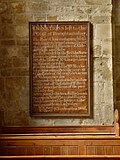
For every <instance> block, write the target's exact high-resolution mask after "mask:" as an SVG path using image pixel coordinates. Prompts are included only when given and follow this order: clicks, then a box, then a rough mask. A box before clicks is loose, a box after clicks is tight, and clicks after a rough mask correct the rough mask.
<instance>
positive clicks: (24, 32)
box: [16, 26, 29, 38]
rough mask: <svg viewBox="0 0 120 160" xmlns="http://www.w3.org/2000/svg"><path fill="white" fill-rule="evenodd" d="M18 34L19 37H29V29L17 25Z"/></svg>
mask: <svg viewBox="0 0 120 160" xmlns="http://www.w3.org/2000/svg"><path fill="white" fill-rule="evenodd" d="M16 36H17V38H28V36H29V31H28V27H26V26H17V27H16Z"/></svg>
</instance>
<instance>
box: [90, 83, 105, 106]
mask: <svg viewBox="0 0 120 160" xmlns="http://www.w3.org/2000/svg"><path fill="white" fill-rule="evenodd" d="M93 93H94V97H93V101H94V104H95V105H96V104H102V103H105V99H104V82H95V83H94V86H93Z"/></svg>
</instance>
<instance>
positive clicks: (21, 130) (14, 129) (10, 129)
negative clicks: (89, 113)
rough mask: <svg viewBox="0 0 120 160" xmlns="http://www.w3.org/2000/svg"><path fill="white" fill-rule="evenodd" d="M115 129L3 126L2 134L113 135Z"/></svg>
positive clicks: (97, 127) (100, 127) (107, 127)
mask: <svg viewBox="0 0 120 160" xmlns="http://www.w3.org/2000/svg"><path fill="white" fill-rule="evenodd" d="M114 130H115V128H114V126H113V125H110V126H104V125H101V126H40V127H35V126H3V127H2V133H4V134H5V133H7V134H28V133H30V134H31V133H76V134H77V133H86V134H87V133H105V134H107V133H108V134H115V131H114Z"/></svg>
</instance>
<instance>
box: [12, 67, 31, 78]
mask: <svg viewBox="0 0 120 160" xmlns="http://www.w3.org/2000/svg"><path fill="white" fill-rule="evenodd" d="M12 76H15V77H16V76H18V77H19V76H20V77H21V76H23V77H24V76H29V69H28V68H16V69H12Z"/></svg>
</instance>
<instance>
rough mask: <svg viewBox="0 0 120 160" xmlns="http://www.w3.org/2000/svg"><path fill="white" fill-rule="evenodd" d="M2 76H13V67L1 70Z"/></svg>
mask: <svg viewBox="0 0 120 160" xmlns="http://www.w3.org/2000/svg"><path fill="white" fill-rule="evenodd" d="M1 76H3V77H9V76H11V69H2V70H1Z"/></svg>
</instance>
